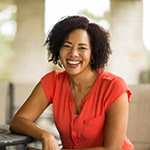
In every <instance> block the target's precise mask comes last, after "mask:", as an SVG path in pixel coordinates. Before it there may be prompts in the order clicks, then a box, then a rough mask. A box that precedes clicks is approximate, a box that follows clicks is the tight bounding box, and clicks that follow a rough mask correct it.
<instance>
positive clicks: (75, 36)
mask: <svg viewBox="0 0 150 150" xmlns="http://www.w3.org/2000/svg"><path fill="white" fill-rule="evenodd" d="M66 40H67V41H68V40H81V41H85V42H90V36H89V34H88V33H87V31H86V30H83V29H76V30H74V31H72V32H71V33H70V34H69V36H68V37H67V39H66Z"/></svg>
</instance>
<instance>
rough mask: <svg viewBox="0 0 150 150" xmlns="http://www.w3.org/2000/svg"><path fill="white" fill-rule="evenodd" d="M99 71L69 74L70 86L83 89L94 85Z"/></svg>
mask: <svg viewBox="0 0 150 150" xmlns="http://www.w3.org/2000/svg"><path fill="white" fill-rule="evenodd" d="M97 74H98V72H96V71H91V72H89V73H88V74H87V75H86V76H85V75H84V76H82V75H75V76H69V81H70V87H71V88H72V89H75V90H82V89H85V88H91V86H93V84H94V82H95V80H96V77H97Z"/></svg>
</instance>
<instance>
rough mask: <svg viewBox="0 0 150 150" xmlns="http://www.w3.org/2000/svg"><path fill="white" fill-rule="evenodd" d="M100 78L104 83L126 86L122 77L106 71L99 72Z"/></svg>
mask: <svg viewBox="0 0 150 150" xmlns="http://www.w3.org/2000/svg"><path fill="white" fill-rule="evenodd" d="M99 76H100V78H101V80H102V81H103V82H109V83H119V84H120V83H122V84H126V83H125V80H124V79H123V78H122V77H120V76H118V75H116V74H114V73H111V72H108V71H105V70H102V71H99Z"/></svg>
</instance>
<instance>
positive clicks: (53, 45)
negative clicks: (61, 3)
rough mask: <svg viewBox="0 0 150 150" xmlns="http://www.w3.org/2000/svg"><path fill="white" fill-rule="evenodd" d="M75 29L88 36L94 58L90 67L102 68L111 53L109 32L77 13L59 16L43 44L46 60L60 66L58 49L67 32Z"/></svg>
mask: <svg viewBox="0 0 150 150" xmlns="http://www.w3.org/2000/svg"><path fill="white" fill-rule="evenodd" d="M76 29H83V30H85V31H87V33H88V34H89V36H90V40H91V47H92V57H93V59H94V61H93V63H91V67H92V68H93V69H94V70H97V69H98V68H101V69H104V68H105V66H106V65H107V63H108V59H109V55H110V54H111V53H112V51H111V48H110V36H109V33H108V32H107V31H106V30H104V29H103V28H102V27H101V26H99V25H98V24H96V23H90V21H89V20H88V19H87V18H86V17H84V16H78V15H75V16H66V17H63V18H61V19H60V20H59V21H58V22H57V23H56V24H55V25H54V26H53V28H52V29H51V30H50V32H49V33H48V36H47V39H46V41H45V44H44V45H46V46H47V50H48V60H49V61H52V62H53V63H54V64H58V65H59V66H61V64H60V58H59V52H60V49H61V47H62V45H63V43H64V41H65V40H66V39H67V37H68V36H69V34H70V33H71V32H72V31H74V30H76ZM61 67H62V66H61Z"/></svg>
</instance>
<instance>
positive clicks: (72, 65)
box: [67, 60, 81, 68]
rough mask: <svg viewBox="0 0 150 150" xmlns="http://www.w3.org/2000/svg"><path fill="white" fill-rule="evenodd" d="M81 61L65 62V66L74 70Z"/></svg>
mask: <svg viewBox="0 0 150 150" xmlns="http://www.w3.org/2000/svg"><path fill="white" fill-rule="evenodd" d="M80 63H81V61H77V60H67V64H68V66H69V67H71V68H76V67H78V66H79V65H80Z"/></svg>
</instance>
